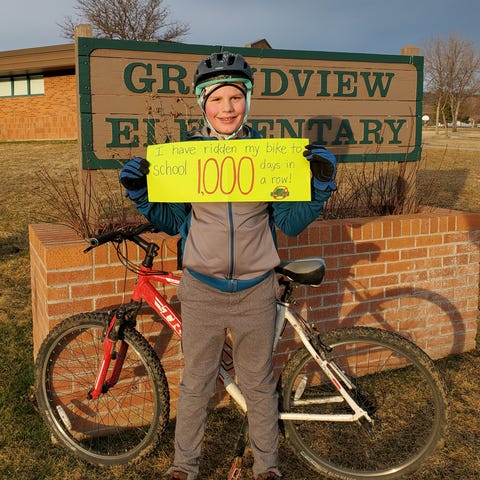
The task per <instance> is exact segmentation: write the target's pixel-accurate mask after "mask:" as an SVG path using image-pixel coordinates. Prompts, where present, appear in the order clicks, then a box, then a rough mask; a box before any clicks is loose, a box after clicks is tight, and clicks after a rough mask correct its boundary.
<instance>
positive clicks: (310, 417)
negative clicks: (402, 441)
mask: <svg viewBox="0 0 480 480" xmlns="http://www.w3.org/2000/svg"><path fill="white" fill-rule="evenodd" d="M286 322H288V323H289V324H290V325H291V326H292V327H293V329H294V330H295V331H296V332H297V335H298V336H299V338H300V340H301V341H302V343H303V345H305V348H306V349H307V350H308V351H309V352H310V355H311V356H312V358H313V359H314V360H315V361H316V362H317V363H318V365H319V366H320V368H321V369H322V371H323V372H324V373H325V375H326V376H327V378H329V379H330V381H331V382H332V384H333V385H334V386H335V388H336V390H337V392H338V393H339V394H338V395H332V396H331V397H328V398H325V397H322V398H318V399H308V400H302V398H301V397H302V394H303V390H302V389H301V388H299V389H297V392H296V395H295V399H294V405H297V406H299V405H313V404H316V405H320V404H327V403H341V402H346V403H347V404H348V406H349V407H350V408H351V409H352V412H353V413H352V414H316V413H292V412H280V414H279V418H280V419H282V420H303V421H305V420H307V421H313V422H356V421H358V420H359V419H361V418H365V419H366V420H367V421H369V422H371V418H370V416H369V415H368V413H367V412H366V411H365V410H364V409H363V408H361V407H360V406H359V405H358V403H357V402H356V401H355V400H354V399H353V398H352V396H351V395H350V394H349V392H348V391H347V389H346V388H345V387H344V385H346V386H347V388H348V389H349V390H353V389H354V388H355V387H354V385H353V384H352V383H351V382H350V380H349V379H348V378H347V377H346V376H345V374H344V373H343V372H342V370H341V369H340V368H338V367H337V366H336V365H335V363H334V362H330V361H328V360H324V359H322V358H321V357H320V355H319V354H318V353H317V351H316V350H315V348H314V347H313V346H312V344H311V343H310V340H309V339H308V336H307V334H306V333H305V330H304V328H303V325H304V324H305V320H304V319H303V318H302V317H301V315H300V314H299V313H297V312H296V311H295V310H292V309H291V308H290V304H288V303H284V302H282V301H280V300H277V315H276V318H275V340H274V350H275V348H276V346H277V344H278V342H279V340H280V338H281V337H282V332H283V330H284V327H285V325H286ZM219 378H220V380H221V381H222V383H223V385H224V387H225V389H226V391H227V392H228V393H229V395H230V396H231V397H232V398H233V400H234V401H235V403H236V404H237V405H238V406H239V408H240V409H241V410H242V411H243V412H245V413H246V412H247V404H246V401H245V397H244V396H243V394H242V392H241V390H240V388H239V387H238V385H237V384H236V382H235V380H234V379H233V378H232V377H231V375H230V374H229V373H228V372H227V371H226V370H225V368H224V367H223V366H222V367H220V373H219ZM305 380H306V379H305ZM303 387H304V386H303Z"/></svg>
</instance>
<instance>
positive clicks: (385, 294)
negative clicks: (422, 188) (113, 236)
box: [29, 209, 480, 412]
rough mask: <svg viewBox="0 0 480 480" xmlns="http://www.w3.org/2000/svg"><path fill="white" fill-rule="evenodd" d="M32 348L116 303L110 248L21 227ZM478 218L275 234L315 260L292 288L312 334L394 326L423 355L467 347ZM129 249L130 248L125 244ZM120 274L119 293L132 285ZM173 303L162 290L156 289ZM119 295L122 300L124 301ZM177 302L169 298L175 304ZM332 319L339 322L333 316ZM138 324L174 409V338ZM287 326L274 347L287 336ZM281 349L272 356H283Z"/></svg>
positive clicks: (422, 217) (66, 233)
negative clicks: (313, 268) (311, 278)
mask: <svg viewBox="0 0 480 480" xmlns="http://www.w3.org/2000/svg"><path fill="white" fill-rule="evenodd" d="M29 234H30V258H31V278H32V311H33V337H34V354H35V355H36V353H37V351H38V348H39V346H40V344H41V342H42V340H43V338H44V337H45V335H46V334H47V333H48V331H49V329H51V328H52V326H53V325H55V324H56V323H57V322H59V321H60V320H62V319H63V318H65V317H66V316H70V315H72V314H74V313H78V312H84V311H90V310H95V309H102V308H106V307H112V306H115V305H118V304H119V303H120V302H121V301H122V293H123V290H124V282H125V270H124V268H123V267H122V265H121V264H120V263H119V261H118V259H117V258H116V255H115V251H114V249H113V248H112V247H111V246H105V247H100V248H98V249H95V250H94V251H93V252H91V253H89V254H84V253H83V249H84V248H85V246H86V244H85V243H84V242H83V241H82V240H80V239H78V237H77V236H76V235H75V234H74V233H73V232H72V231H71V230H69V229H68V228H66V227H64V226H61V225H56V224H37V225H30V232H29ZM152 237H156V239H157V240H158V241H159V242H160V244H161V245H162V247H163V248H162V249H161V255H160V256H159V259H158V262H161V267H160V263H159V264H158V266H159V268H163V269H165V270H173V269H175V268H176V240H177V239H176V238H168V237H166V236H162V235H161V234H157V235H152ZM479 242H480V214H473V213H463V212H457V211H451V210H441V209H436V210H435V211H432V212H424V213H420V214H415V215H398V216H388V217H371V218H355V219H345V220H328V221H318V222H314V223H313V224H312V225H310V226H309V228H308V229H307V230H305V231H304V232H303V233H302V234H301V235H299V236H298V237H296V238H287V237H285V236H283V235H280V236H279V245H280V254H281V256H282V257H283V258H302V257H306V256H321V257H323V258H324V259H325V260H326V263H327V275H326V279H325V281H324V283H323V284H322V286H321V287H319V288H303V287H302V289H299V291H298V295H297V297H298V298H299V300H300V305H301V307H302V305H306V304H307V301H308V309H307V308H306V307H305V308H303V310H304V312H303V313H304V316H305V317H306V318H308V320H309V321H313V322H315V323H316V324H317V325H318V328H319V329H320V330H322V331H325V330H328V329H331V328H335V327H338V326H349V325H374V326H378V327H381V328H385V329H389V330H394V331H398V332H401V333H402V334H403V335H405V336H407V337H409V338H410V339H412V340H413V341H414V342H416V343H417V344H418V345H419V346H420V347H422V348H423V349H425V350H426V351H427V352H428V353H429V354H430V355H431V356H432V357H433V358H441V357H444V356H447V355H449V354H451V353H460V352H464V351H468V350H471V349H473V348H474V347H475V337H476V332H477V315H478V306H479V259H480V252H479V248H478V247H479ZM130 253H131V254H133V255H134V258H135V255H136V258H137V259H138V258H139V257H138V252H136V251H134V250H133V247H131V248H130ZM133 282H134V277H133V275H132V274H130V273H129V275H128V277H127V280H126V286H127V291H131V289H132V287H133ZM161 288H162V291H163V293H164V294H165V295H166V296H167V297H168V298H170V299H171V301H172V302H174V303H177V302H176V300H175V290H174V289H173V288H172V287H168V288H165V287H163V286H162V287H161ZM127 299H128V297H127ZM177 306H178V303H177ZM339 318H341V320H338V319H339ZM140 320H141V321H140V325H139V329H140V330H141V331H142V333H144V334H145V335H146V336H147V337H148V338H149V340H150V341H151V343H152V345H153V346H154V348H155V349H156V350H157V352H158V353H159V355H160V356H161V357H162V363H163V365H164V367H165V370H166V372H167V376H168V379H169V382H170V385H171V388H172V391H171V394H172V411H173V412H174V411H175V406H176V398H177V385H178V381H179V378H180V374H181V368H182V355H181V351H180V345H179V341H178V340H177V339H176V338H172V335H171V332H170V331H167V330H166V329H163V328H162V324H161V323H160V322H159V321H158V319H157V318H156V316H155V315H154V314H153V312H151V311H149V310H145V311H144V313H143V314H142V317H141V319H140ZM294 341H295V340H294V338H293V337H292V334H291V332H290V331H289V330H287V332H286V334H285V336H284V339H283V345H282V346H281V348H282V349H286V350H287V351H288V350H289V348H290V347H291V344H292V343H293V342H294ZM285 356H286V353H284V354H282V355H279V356H278V357H277V363H278V364H280V363H281V362H283V361H284V360H285Z"/></svg>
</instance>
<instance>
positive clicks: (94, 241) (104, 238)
mask: <svg viewBox="0 0 480 480" xmlns="http://www.w3.org/2000/svg"><path fill="white" fill-rule="evenodd" d="M120 233H121V232H119V231H114V232H107V233H104V234H102V235H97V236H95V237H92V238H89V239H88V243H89V244H90V245H89V246H88V247H87V248H86V249H85V250H84V251H83V253H87V252H89V251H90V250H93V249H94V248H96V247H99V246H100V245H103V244H105V243H108V242H111V241H114V240H115V239H118V241H121V240H122V236H121V234H120Z"/></svg>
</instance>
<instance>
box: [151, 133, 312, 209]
mask: <svg viewBox="0 0 480 480" xmlns="http://www.w3.org/2000/svg"><path fill="white" fill-rule="evenodd" d="M308 143H309V140H308V139H306V138H280V139H274V138H269V139H255V140H247V139H245V140H228V141H217V140H206V141H188V142H175V143H165V144H162V145H151V146H149V147H147V160H148V161H149V162H150V173H149V174H148V176H147V185H148V199H149V200H150V201H151V202H189V203H192V202H265V201H266V202H280V201H306V200H310V198H311V197H310V167H309V163H308V161H307V160H306V159H305V158H304V157H303V151H304V150H305V146H306V145H307V144H308Z"/></svg>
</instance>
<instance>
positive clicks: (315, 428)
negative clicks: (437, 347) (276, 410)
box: [281, 327, 448, 480]
mask: <svg viewBox="0 0 480 480" xmlns="http://www.w3.org/2000/svg"><path fill="white" fill-rule="evenodd" d="M322 341H323V342H324V343H325V344H326V345H327V346H329V347H331V348H332V351H331V352H330V353H329V358H330V359H331V360H332V361H333V362H335V364H336V365H337V366H338V367H340V369H341V370H343V372H345V374H346V375H347V376H348V378H349V380H350V381H351V382H352V383H353V384H354V385H355V388H354V389H352V390H351V391H350V394H351V396H352V397H353V398H355V399H356V401H357V403H359V404H360V405H361V406H362V407H363V408H364V409H365V410H366V411H367V412H368V413H369V415H370V416H371V417H372V418H373V424H372V425H370V424H369V423H368V422H367V421H366V420H365V419H362V420H361V421H357V422H339V421H329V422H322V423H318V422H316V421H297V420H295V421H293V420H292V421H285V422H284V423H285V431H286V435H287V439H288V440H289V443H290V446H291V447H292V448H293V450H294V451H295V453H296V454H297V455H298V456H299V458H300V459H301V460H302V461H303V462H304V463H306V464H307V465H308V466H309V467H311V468H313V469H315V470H317V471H318V472H321V473H323V474H325V475H328V476H330V477H332V478H339V479H344V480H346V479H349V480H352V479H355V480H359V479H366V478H375V479H377V480H387V479H389V480H393V479H398V478H403V477H404V476H405V475H407V474H409V473H412V472H413V471H415V470H417V469H418V468H419V467H420V465H421V464H422V462H424V461H425V460H426V458H427V457H428V456H430V455H431V454H432V453H433V452H434V451H435V450H436V449H437V448H438V447H439V445H440V444H441V442H442V439H443V437H444V434H445V429H446V425H447V416H448V404H447V396H446V387H445V385H444V382H443V380H442V378H441V376H440V375H439V373H438V371H437V370H436V368H435V366H434V364H433V362H432V361H431V359H430V358H429V357H428V355H426V354H425V353H424V352H423V351H422V350H421V349H420V348H418V347H417V346H416V345H415V344H413V343H412V342H410V341H409V340H407V339H405V338H404V337H401V336H400V335H397V334H394V333H391V332H387V331H384V330H380V329H375V328H369V327H353V328H345V329H339V330H335V331H332V332H330V333H328V334H327V335H325V336H324V337H322ZM347 390H348V389H347ZM281 395H282V400H281V405H282V410H283V411H284V412H295V413H305V412H306V413H317V414H351V413H352V410H351V409H350V408H349V407H348V405H347V404H346V403H345V402H344V401H343V402H341V401H338V392H337V390H336V388H335V387H334V385H333V384H332V382H331V381H330V380H328V379H327V378H326V376H325V374H324V373H323V371H322V370H321V369H320V367H319V366H318V364H317V363H316V362H315V360H314V359H313V358H312V357H311V355H310V354H309V352H308V351H307V350H306V349H305V348H302V349H300V350H299V351H297V352H296V353H295V354H294V356H293V357H292V358H291V359H290V360H289V361H288V363H287V365H286V367H285V369H284V372H283V373H282V379H281ZM335 397H337V399H336V400H335Z"/></svg>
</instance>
